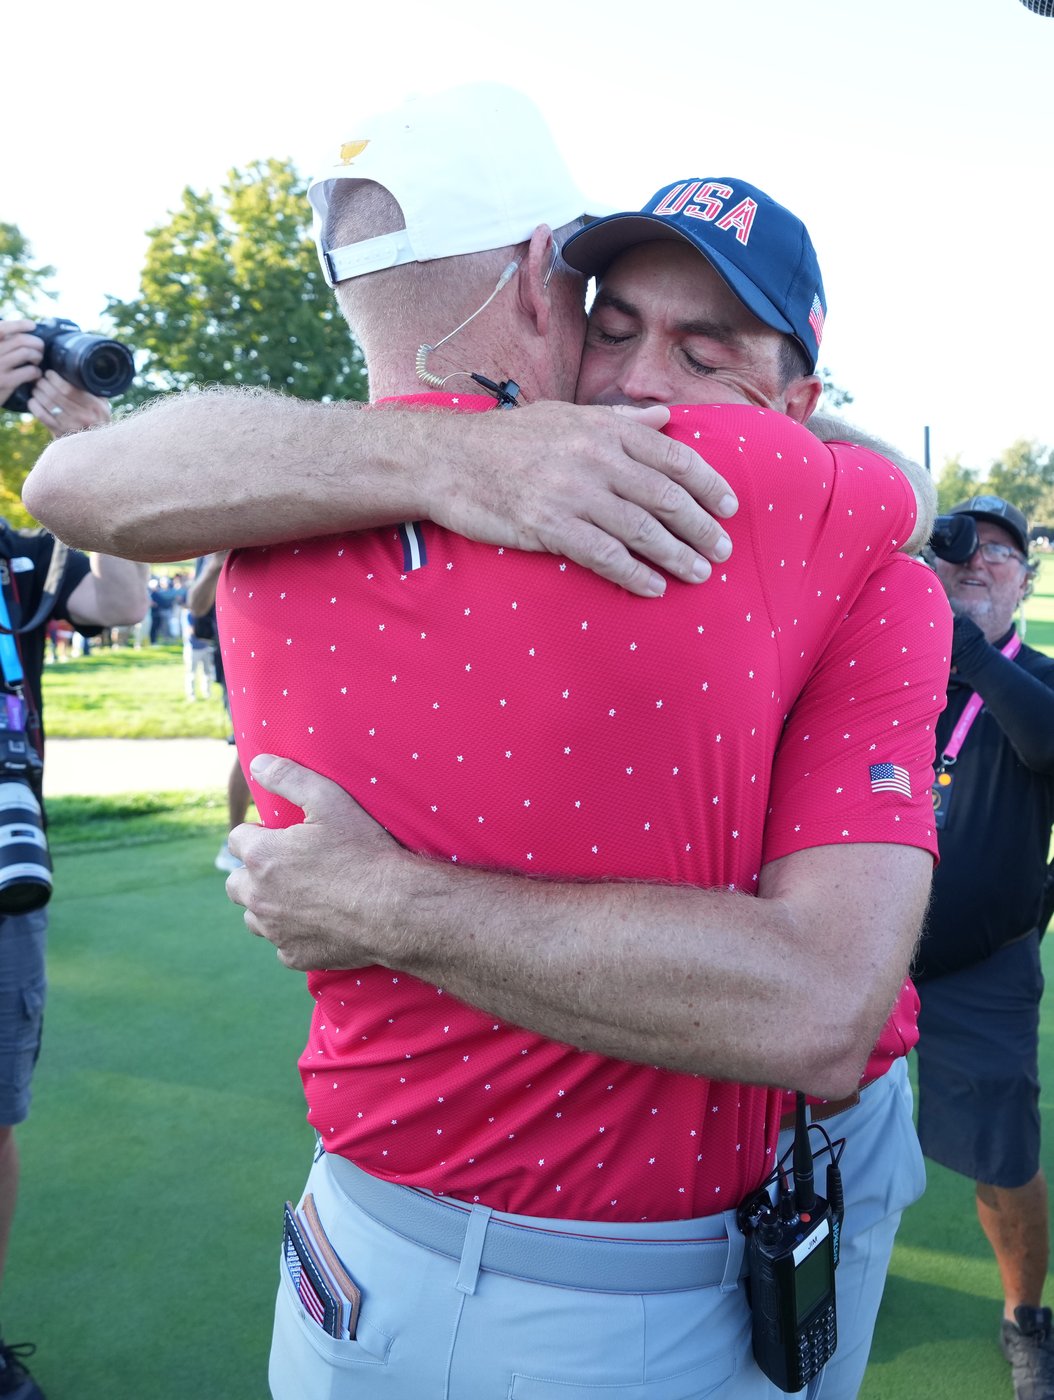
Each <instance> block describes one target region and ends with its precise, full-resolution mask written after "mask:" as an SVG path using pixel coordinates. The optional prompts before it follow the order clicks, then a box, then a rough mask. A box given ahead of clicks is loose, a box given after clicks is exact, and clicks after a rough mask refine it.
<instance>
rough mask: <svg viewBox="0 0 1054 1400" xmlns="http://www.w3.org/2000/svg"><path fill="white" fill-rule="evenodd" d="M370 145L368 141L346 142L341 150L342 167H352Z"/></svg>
mask: <svg viewBox="0 0 1054 1400" xmlns="http://www.w3.org/2000/svg"><path fill="white" fill-rule="evenodd" d="M369 144H370V143H369V142H368V141H345V142H344V144H343V146H341V148H340V163H341V165H350V164H351V162H352V161H353V160H354V159H355V157H356V156H361V155H362V153H363V151H364V150H365V149H366V147H367V146H368V145H369Z"/></svg>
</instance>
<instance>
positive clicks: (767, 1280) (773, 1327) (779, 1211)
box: [739, 1094, 842, 1391]
mask: <svg viewBox="0 0 1054 1400" xmlns="http://www.w3.org/2000/svg"><path fill="white" fill-rule="evenodd" d="M827 1182H828V1197H829V1198H830V1199H826V1200H825V1199H824V1197H823V1196H818V1195H816V1193H815V1191H814V1190H813V1170H812V1151H811V1148H810V1146H809V1136H808V1128H807V1127H806V1125H805V1098H804V1095H802V1094H799V1095H798V1121H797V1129H796V1133H795V1141H794V1189H793V1191H792V1190H790V1189H788V1187H787V1184H786V1176H785V1174H784V1173H781V1175H780V1188H779V1191H778V1196H777V1202H776V1204H775V1205H773V1203H772V1201H771V1199H770V1197H769V1193H768V1191H767V1190H765V1189H764V1188H763V1189H762V1190H760V1191H758V1192H757V1193H756V1194H755V1195H754V1196H752V1197H751V1198H750V1199H749V1200H747V1201H746V1202H744V1204H743V1205H742V1206H741V1207H740V1209H739V1224H740V1228H741V1229H742V1230H743V1232H744V1233H745V1234H746V1236H747V1251H748V1259H749V1266H750V1267H749V1274H748V1288H749V1296H750V1312H751V1318H752V1322H753V1345H754V1359H755V1361H756V1362H757V1364H758V1365H759V1366H760V1368H761V1369H762V1371H764V1373H765V1375H766V1376H768V1378H769V1380H771V1381H772V1382H773V1383H774V1384H775V1385H778V1386H779V1388H780V1389H781V1390H785V1391H796V1390H801V1388H802V1387H803V1386H804V1385H807V1384H808V1382H809V1381H810V1380H811V1379H812V1378H813V1376H815V1375H816V1374H817V1373H818V1372H819V1371H820V1370H822V1368H823V1367H824V1366H825V1365H826V1364H827V1362H828V1361H829V1360H830V1358H831V1357H832V1356H833V1354H834V1350H835V1347H836V1345H837V1342H838V1328H837V1321H836V1315H835V1301H834V1271H835V1265H836V1264H837V1262H838V1238H839V1233H840V1229H841V1215H842V1194H841V1178H840V1175H839V1172H838V1166H837V1163H836V1161H835V1160H834V1157H833V1154H832V1161H831V1165H830V1166H829V1167H828V1172H827Z"/></svg>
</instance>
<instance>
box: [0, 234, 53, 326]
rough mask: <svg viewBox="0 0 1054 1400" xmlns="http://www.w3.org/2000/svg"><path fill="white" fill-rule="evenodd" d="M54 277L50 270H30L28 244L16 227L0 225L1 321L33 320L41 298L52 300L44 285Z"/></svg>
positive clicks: (31, 256)
mask: <svg viewBox="0 0 1054 1400" xmlns="http://www.w3.org/2000/svg"><path fill="white" fill-rule="evenodd" d="M54 275H55V269H54V268H53V267H46V266H41V267H34V266H33V250H32V249H31V248H30V246H29V240H28V239H26V238H25V237H24V236H23V234H22V233H21V232H20V231H19V229H18V227H17V226H16V225H15V224H5V223H0V317H2V318H3V319H4V320H9V321H10V320H19V319H21V318H23V317H24V318H25V319H27V320H29V319H32V318H33V317H34V316H35V315H36V314H37V311H38V309H39V308H38V303H39V301H40V298H41V297H52V298H53V297H54V296H55V293H54V292H52V291H48V289H47V287H46V285H45V284H46V283H47V282H49V281H50V280H51V278H52V277H54Z"/></svg>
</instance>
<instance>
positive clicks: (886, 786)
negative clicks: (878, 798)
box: [869, 763, 911, 797]
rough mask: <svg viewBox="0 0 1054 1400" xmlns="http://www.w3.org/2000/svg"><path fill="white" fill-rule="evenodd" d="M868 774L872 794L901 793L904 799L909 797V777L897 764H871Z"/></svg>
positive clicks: (905, 770)
mask: <svg viewBox="0 0 1054 1400" xmlns="http://www.w3.org/2000/svg"><path fill="white" fill-rule="evenodd" d="M869 772H870V774H871V791H872V792H901V793H903V794H904V796H905V797H910V796H911V775H910V774H909V773H908V770H907V769H906V768H901V767H900V765H899V764H897V763H872V765H871V767H870V769H869Z"/></svg>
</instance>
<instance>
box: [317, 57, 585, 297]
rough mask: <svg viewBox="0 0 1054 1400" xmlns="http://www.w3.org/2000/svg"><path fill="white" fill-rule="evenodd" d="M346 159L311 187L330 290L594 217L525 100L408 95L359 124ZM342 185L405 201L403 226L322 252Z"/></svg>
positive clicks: (505, 91)
mask: <svg viewBox="0 0 1054 1400" xmlns="http://www.w3.org/2000/svg"><path fill="white" fill-rule="evenodd" d="M352 129H353V131H354V132H355V133H356V134H355V136H354V138H353V139H351V140H348V141H345V142H344V143H343V145H342V146H341V148H340V159H339V162H338V163H337V164H336V165H334V166H331V167H330V168H329V169H328V170H324V171H323V172H322V173H321V174H320V175H318V176H316V177H315V179H313V180H312V181H311V184H310V185H309V186H308V192H307V193H308V199H309V200H310V201H311V207H312V210H313V212H314V235H315V246H316V247H317V249H318V256H319V261H320V262H321V264H322V272H323V275H324V276H325V279H326V281H327V283H328V284H329V285H330V286H331V287H332V286H333V285H334V283H336V282H341V281H344V279H345V278H348V277H361V276H362V275H363V274H365V273H367V272H376V271H377V270H378V269H379V268H384V267H397V266H399V265H400V264H401V263H408V262H429V261H431V260H432V259H433V258H452V257H457V256H459V255H460V254H463V253H481V252H484V251H486V250H487V249H490V248H505V247H509V246H511V245H512V244H515V243H522V242H523V241H524V240H525V239H527V238H529V237H530V236H531V234H532V233H533V232H534V230H535V229H536V228H537V227H538V225H539V224H548V225H549V227H550V228H560V227H561V226H562V225H563V224H568V223H570V222H571V221H572V220H573V219H577V218H579V217H581V216H582V215H584V214H585V212H586V209H587V207H588V208H591V209H592V210H593V211H594V214H595V213H599V212H607V210H603V211H601V210H598V209H597V207H596V204H595V202H594V203H588V202H587V201H586V199H585V198H584V196H583V195H582V193H581V191H580V190H579V189H578V187H577V185H576V184H575V182H574V180H573V179H572V178H571V173H570V171H569V170H568V168H567V166H566V164H565V162H564V159H563V156H562V155H561V154H560V152H559V151H558V150H557V148H556V143H555V142H554V140H553V137H552V133H551V132H550V130H549V128H548V126H547V125H546V123H545V120H544V118H543V117H542V114H541V113H540V112H539V111H538V109H537V107H535V105H534V103H533V102H532V101H531V100H530V98H528V97H527V96H526V95H525V94H524V93H522V92H517V91H516V90H515V89H514V88H509V87H504V86H503V85H502V84H500V83H469V84H466V85H465V86H462V87H456V88H450V89H448V90H447V91H446V92H440V93H436V94H435V95H433V96H418V97H414V98H410V99H409V100H408V101H406V102H404V103H403V104H402V105H401V106H400V107H397V108H395V109H394V110H392V111H390V112H380V113H377V114H375V115H374V116H371V117H367V118H366V119H365V120H361V121H359V122H358V123H357V124H356V125H355V126H354V127H353V128H352ZM338 180H374V181H376V183H377V184H379V185H383V186H384V188H385V189H386V190H388V191H389V192H390V193H391V194H392V195H393V196H394V197H395V198H396V199H397V200H398V201H399V205H400V207H401V208H402V211H403V215H404V217H405V219H406V227H405V229H400V230H398V231H397V232H396V233H388V234H383V235H382V236H381V237H379V238H368V239H365V240H364V241H362V242H360V243H350V244H347V245H346V246H345V247H343V248H329V249H327V248H325V247H324V246H323V232H324V229H325V224H326V213H327V210H328V208H329V201H330V197H331V194H332V191H333V187H334V185H335V184H336V182H337V181H338Z"/></svg>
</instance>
